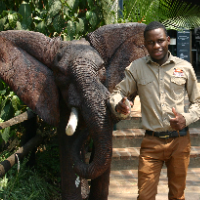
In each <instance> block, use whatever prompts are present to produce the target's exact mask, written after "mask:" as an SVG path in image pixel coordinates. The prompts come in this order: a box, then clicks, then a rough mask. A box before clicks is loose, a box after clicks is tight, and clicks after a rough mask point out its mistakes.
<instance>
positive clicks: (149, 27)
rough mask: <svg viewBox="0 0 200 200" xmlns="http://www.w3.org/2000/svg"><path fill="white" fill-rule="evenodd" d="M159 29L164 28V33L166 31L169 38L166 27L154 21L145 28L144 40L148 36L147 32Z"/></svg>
mask: <svg viewBox="0 0 200 200" xmlns="http://www.w3.org/2000/svg"><path fill="white" fill-rule="evenodd" d="M157 28H163V29H164V31H165V34H166V36H168V34H167V30H166V28H165V26H164V25H163V24H162V23H160V22H157V21H153V22H150V23H149V24H148V25H147V26H146V28H145V30H144V38H145V36H146V32H147V31H150V30H154V29H157Z"/></svg>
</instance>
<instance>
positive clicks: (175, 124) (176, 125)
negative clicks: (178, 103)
mask: <svg viewBox="0 0 200 200" xmlns="http://www.w3.org/2000/svg"><path fill="white" fill-rule="evenodd" d="M172 112H173V113H174V115H175V118H171V119H170V126H171V127H172V128H173V129H175V130H177V131H178V130H179V131H180V130H182V129H183V128H185V127H186V120H185V117H183V115H181V114H180V113H177V112H176V110H175V108H172Z"/></svg>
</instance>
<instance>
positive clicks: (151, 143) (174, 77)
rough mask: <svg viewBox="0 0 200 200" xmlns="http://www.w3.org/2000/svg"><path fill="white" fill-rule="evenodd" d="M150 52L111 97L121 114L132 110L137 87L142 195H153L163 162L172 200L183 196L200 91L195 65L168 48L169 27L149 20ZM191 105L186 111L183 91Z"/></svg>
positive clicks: (149, 199)
mask: <svg viewBox="0 0 200 200" xmlns="http://www.w3.org/2000/svg"><path fill="white" fill-rule="evenodd" d="M144 43H145V47H146V49H147V50H148V52H149V56H146V57H143V58H140V59H137V60H135V61H133V62H132V63H131V64H130V65H129V66H128V67H127V68H126V69H125V78H124V79H123V80H122V81H121V82H120V83H119V84H118V85H117V86H116V88H115V90H114V91H113V93H112V95H111V97H110V101H109V102H110V105H111V110H112V112H113V113H115V114H116V115H117V116H120V115H121V114H123V115H128V114H129V113H130V110H129V107H128V106H127V105H126V104H125V100H126V98H127V97H129V96H130V95H131V94H133V93H134V92H136V91H137V92H138V94H139V97H140V101H141V111H142V123H143V127H144V129H145V130H146V133H145V137H144V139H143V141H142V144H141V150H140V157H139V166H138V194H139V195H138V200H155V196H156V194H157V185H158V181H159V175H160V171H161V168H162V166H163V163H165V164H166V166H167V175H168V186H169V194H168V198H169V199H170V200H172V199H173V200H174V199H185V197H184V190H185V186H186V175H187V168H188V165H189V159H190V148H191V144H190V136H189V132H188V128H187V127H188V125H189V124H191V123H193V122H195V121H197V120H198V119H199V117H200V93H199V91H198V86H197V79H196V75H195V72H194V70H193V67H192V66H191V64H190V63H189V62H187V61H185V60H182V59H180V58H178V57H175V56H173V55H171V53H170V52H169V51H168V45H169V43H170V38H169V36H167V31H166V29H165V27H164V26H163V25H162V24H161V23H159V22H151V23H150V24H148V25H147V27H146V29H145V31H144ZM185 92H187V94H188V97H189V101H190V107H189V109H188V112H187V113H186V112H185V111H184V96H185V95H184V94H185Z"/></svg>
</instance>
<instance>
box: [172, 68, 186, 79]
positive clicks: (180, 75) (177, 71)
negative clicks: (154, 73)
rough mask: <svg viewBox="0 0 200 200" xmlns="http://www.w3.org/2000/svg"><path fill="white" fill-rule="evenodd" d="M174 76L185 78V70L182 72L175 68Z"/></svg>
mask: <svg viewBox="0 0 200 200" xmlns="http://www.w3.org/2000/svg"><path fill="white" fill-rule="evenodd" d="M173 75H174V76H176V77H183V76H184V73H183V70H182V69H179V68H174V73H173Z"/></svg>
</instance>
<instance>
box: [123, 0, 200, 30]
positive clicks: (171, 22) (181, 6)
mask: <svg viewBox="0 0 200 200" xmlns="http://www.w3.org/2000/svg"><path fill="white" fill-rule="evenodd" d="M199 11H200V1H199V0H198V1H196V0H124V12H123V14H124V21H132V22H143V23H147V24H148V23H149V22H151V21H160V22H162V23H163V24H164V25H165V26H166V28H167V29H175V30H180V29H183V28H186V29H192V28H196V27H200V12H199Z"/></svg>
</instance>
